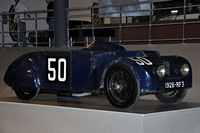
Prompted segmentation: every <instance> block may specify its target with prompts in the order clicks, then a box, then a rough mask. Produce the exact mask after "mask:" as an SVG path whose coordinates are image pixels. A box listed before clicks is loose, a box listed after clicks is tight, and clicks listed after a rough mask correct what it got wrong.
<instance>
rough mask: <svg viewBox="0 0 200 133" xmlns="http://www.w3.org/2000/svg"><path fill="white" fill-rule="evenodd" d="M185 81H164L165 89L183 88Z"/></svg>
mask: <svg viewBox="0 0 200 133" xmlns="http://www.w3.org/2000/svg"><path fill="white" fill-rule="evenodd" d="M184 86H185V82H184V81H176V82H165V88H166V89H173V88H184Z"/></svg>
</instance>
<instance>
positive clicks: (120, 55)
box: [4, 41, 192, 108]
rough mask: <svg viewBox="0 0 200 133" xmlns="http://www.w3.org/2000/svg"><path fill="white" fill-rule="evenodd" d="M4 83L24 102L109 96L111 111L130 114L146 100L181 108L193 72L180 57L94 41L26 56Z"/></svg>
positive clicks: (13, 66) (16, 63)
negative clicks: (53, 96) (52, 96)
mask: <svg viewBox="0 0 200 133" xmlns="http://www.w3.org/2000/svg"><path fill="white" fill-rule="evenodd" d="M4 81H5V83H6V84H7V85H9V86H10V87H12V89H13V90H14V91H15V93H16V95H17V96H18V97H19V98H20V99H22V100H32V99H34V98H35V97H36V96H37V95H38V94H42V93H46V94H57V95H62V96H74V97H81V96H88V95H96V94H100V93H103V94H104V92H105V94H106V96H107V99H108V100H109V102H110V103H111V104H112V105H113V106H115V107H118V108H131V107H133V106H134V105H135V104H136V103H137V101H138V99H139V97H140V96H141V95H145V94H155V96H156V97H157V99H158V100H159V101H161V102H163V103H178V102H180V101H181V100H182V99H183V98H184V97H185V95H186V93H187V90H188V88H191V87H192V69H191V65H190V63H189V62H188V61H187V60H186V59H185V58H183V57H180V56H160V53H159V52H157V51H126V50H125V48H124V47H122V46H121V45H118V44H115V43H112V42H106V41H95V43H94V44H93V45H89V47H88V48H84V49H82V50H72V51H38V52H32V53H28V54H25V55H23V56H21V57H19V58H18V59H16V60H15V61H14V62H13V63H12V64H11V65H10V66H9V68H8V70H7V72H6V74H5V77H4Z"/></svg>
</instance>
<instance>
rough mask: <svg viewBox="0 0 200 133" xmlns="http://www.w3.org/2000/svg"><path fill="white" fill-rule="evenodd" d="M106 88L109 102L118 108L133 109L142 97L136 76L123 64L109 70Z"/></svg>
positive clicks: (106, 77)
mask: <svg viewBox="0 0 200 133" xmlns="http://www.w3.org/2000/svg"><path fill="white" fill-rule="evenodd" d="M104 88H105V93H106V96H107V99H108V101H109V102H110V103H111V104H112V105H113V106H114V107H117V108H124V109H129V108H131V107H133V106H134V105H135V104H136V103H137V101H138V99H139V96H140V89H139V85H138V82H137V80H136V77H135V74H134V73H133V71H131V70H130V68H129V67H127V66H125V65H123V64H115V65H113V66H112V67H110V68H109V69H108V71H107V73H106V76H105V81H104Z"/></svg>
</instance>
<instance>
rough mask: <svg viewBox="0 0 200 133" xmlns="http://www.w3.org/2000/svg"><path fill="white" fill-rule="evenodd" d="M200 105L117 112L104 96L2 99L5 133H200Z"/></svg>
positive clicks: (144, 103)
mask: <svg viewBox="0 0 200 133" xmlns="http://www.w3.org/2000/svg"><path fill="white" fill-rule="evenodd" d="M199 131H200V104H199V103H187V102H182V103H179V104H177V105H172V104H162V103H160V102H159V101H156V100H144V99H140V100H139V102H138V103H137V105H136V106H135V107H133V108H132V109H130V110H121V109H117V108H114V107H113V106H112V105H110V103H109V102H108V101H107V99H106V97H104V96H96V97H82V98H71V97H68V98H63V97H59V98H57V97H56V96H55V95H39V96H38V97H37V98H36V99H35V100H33V101H31V102H24V101H21V100H19V99H18V98H17V97H16V96H13V97H4V98H0V132H2V133H13V132H14V133H22V132H28V133H36V132H48V133H55V132H59V133H64V132H65V133H133V132H134V133H199Z"/></svg>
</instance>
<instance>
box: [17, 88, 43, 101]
mask: <svg viewBox="0 0 200 133" xmlns="http://www.w3.org/2000/svg"><path fill="white" fill-rule="evenodd" d="M13 90H14V91H15V94H16V95H17V97H18V98H19V99H22V100H33V99H34V98H35V97H36V96H37V95H38V93H39V91H40V88H39V87H38V88H34V87H33V88H28V87H14V88H13Z"/></svg>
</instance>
